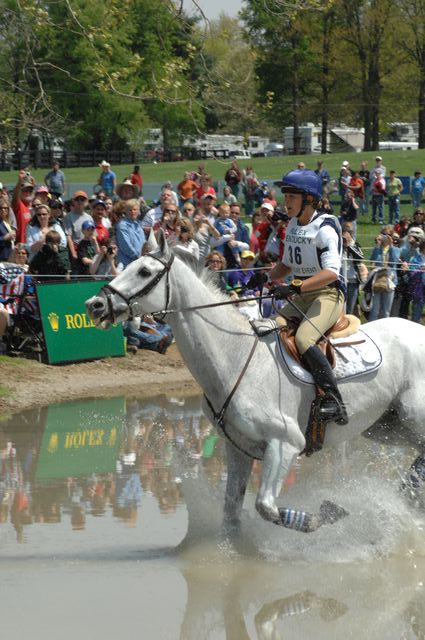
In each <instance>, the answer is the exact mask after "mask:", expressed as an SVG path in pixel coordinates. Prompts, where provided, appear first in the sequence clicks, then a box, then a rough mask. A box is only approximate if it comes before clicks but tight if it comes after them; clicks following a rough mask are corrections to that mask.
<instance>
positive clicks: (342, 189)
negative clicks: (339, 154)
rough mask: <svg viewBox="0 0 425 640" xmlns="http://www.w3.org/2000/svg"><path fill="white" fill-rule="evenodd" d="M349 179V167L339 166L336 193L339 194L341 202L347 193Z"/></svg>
mask: <svg viewBox="0 0 425 640" xmlns="http://www.w3.org/2000/svg"><path fill="white" fill-rule="evenodd" d="M350 181H351V172H350V169H349V168H348V167H346V166H344V165H342V166H341V169H340V171H339V178H338V193H339V195H340V196H341V204H342V203H343V202H344V198H345V194H346V193H347V189H348V185H349V184H350Z"/></svg>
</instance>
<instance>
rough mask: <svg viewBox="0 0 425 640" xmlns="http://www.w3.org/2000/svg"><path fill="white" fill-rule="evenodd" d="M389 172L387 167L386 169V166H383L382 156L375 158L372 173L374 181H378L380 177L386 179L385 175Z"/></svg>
mask: <svg viewBox="0 0 425 640" xmlns="http://www.w3.org/2000/svg"><path fill="white" fill-rule="evenodd" d="M386 172H387V167H384V165H383V164H382V157H381V156H376V158H375V166H374V167H373V169H372V171H371V173H372V180H374V179H376V178H377V177H378V175H379V176H383V177H385V174H386Z"/></svg>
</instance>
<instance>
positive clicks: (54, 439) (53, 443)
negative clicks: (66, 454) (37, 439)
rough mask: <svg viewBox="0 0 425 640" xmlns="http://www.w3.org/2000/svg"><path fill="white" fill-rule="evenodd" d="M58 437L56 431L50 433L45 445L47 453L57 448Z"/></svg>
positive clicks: (53, 451)
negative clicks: (47, 442)
mask: <svg viewBox="0 0 425 640" xmlns="http://www.w3.org/2000/svg"><path fill="white" fill-rule="evenodd" d="M58 444H59V438H58V434H57V433H52V435H51V436H50V439H49V444H48V445H47V451H48V452H49V453H55V452H56V451H57V449H58Z"/></svg>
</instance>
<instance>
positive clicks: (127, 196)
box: [116, 179, 139, 200]
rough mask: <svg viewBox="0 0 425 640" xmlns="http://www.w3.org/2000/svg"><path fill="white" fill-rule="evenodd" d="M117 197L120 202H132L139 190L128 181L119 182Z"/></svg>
mask: <svg viewBox="0 0 425 640" xmlns="http://www.w3.org/2000/svg"><path fill="white" fill-rule="evenodd" d="M116 192H117V196H118V197H119V198H120V200H133V199H134V198H137V197H138V195H139V190H138V187H137V185H136V184H133V183H132V182H131V180H130V179H127V180H124V182H121V183H120V184H119V185H118V186H117V189H116Z"/></svg>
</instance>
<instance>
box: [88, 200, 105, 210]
mask: <svg viewBox="0 0 425 640" xmlns="http://www.w3.org/2000/svg"><path fill="white" fill-rule="evenodd" d="M98 204H100V205H101V206H102V207H104V208H105V209H106V204H105V203H104V202H103V200H101V199H100V198H96V199H95V200H93V202H92V203H91V206H92V207H97V205H98Z"/></svg>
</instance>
